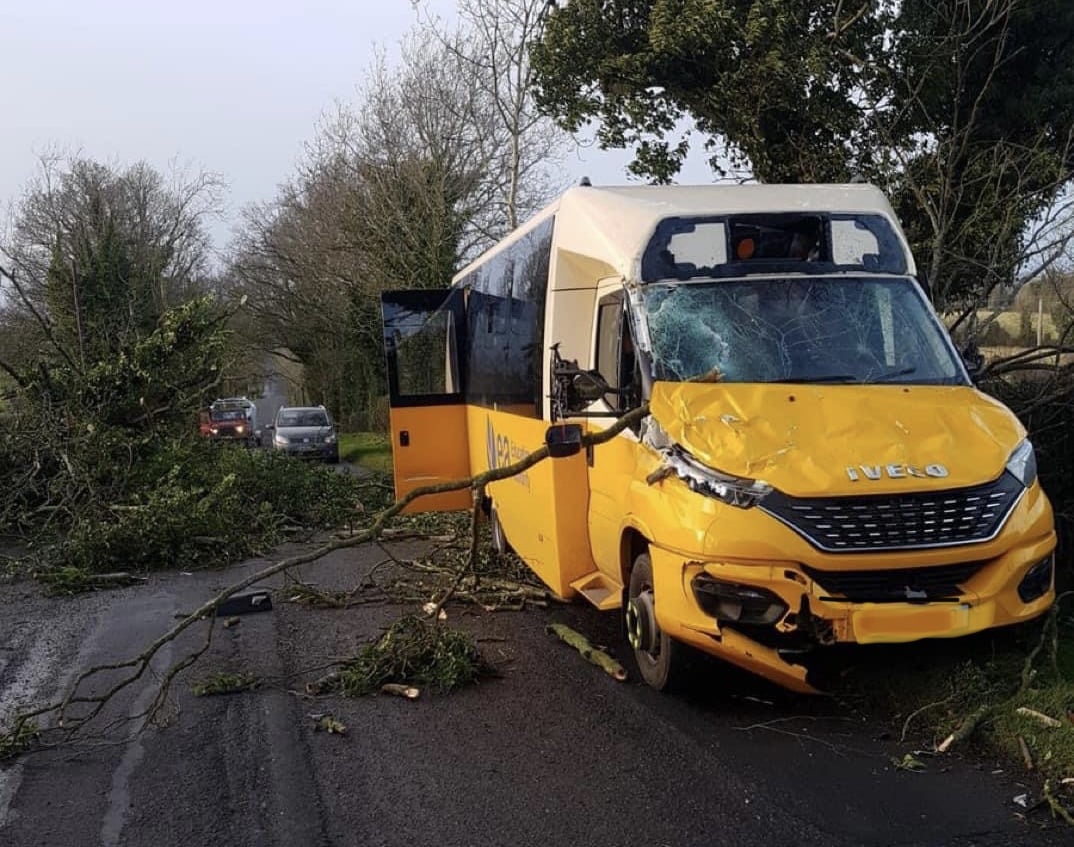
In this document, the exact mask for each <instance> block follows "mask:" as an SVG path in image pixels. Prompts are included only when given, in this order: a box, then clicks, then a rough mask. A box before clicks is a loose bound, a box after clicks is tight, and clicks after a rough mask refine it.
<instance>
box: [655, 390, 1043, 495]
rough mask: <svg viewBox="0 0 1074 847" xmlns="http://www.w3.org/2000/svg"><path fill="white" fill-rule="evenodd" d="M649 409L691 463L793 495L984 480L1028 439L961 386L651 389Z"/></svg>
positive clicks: (1009, 417)
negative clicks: (943, 471)
mask: <svg viewBox="0 0 1074 847" xmlns="http://www.w3.org/2000/svg"><path fill="white" fill-rule="evenodd" d="M649 406H650V411H651V413H652V416H653V417H654V418H655V419H656V421H657V422H658V423H659V424H660V425H661V426H662V427H663V429H664V430H665V432H666V433H667V435H668V436H669V438H670V439H671V440H672V441H674V442H676V443H678V444H679V445H681V446H682V447H683V448H685V449H686V450H687V451H689V452H690V454H691V455H692V456H693V457H694V458H695V459H697V460H698V461H700V462H702V463H704V464H705V465H708V466H709V467H711V468H713V469H715V470H719V471H723V472H724V473H728V474H734V475H735V476H742V477H749V478H752V479H760V480H764V481H765V482H768V483H770V484H771V485H773V486H775V487H776V488H777V489H779V490H780V491H783V492H786V493H787V494H791V495H795V496H800V497H807V496H818V495H839V494H886V493H898V492H900V491H921V490H938V489H945V488H958V487H962V486H968V485H974V484H977V483H982V482H987V481H989V480H992V479H995V478H996V477H997V476H999V474H1000V472H1001V471H1002V470H1003V468H1004V465H1005V464H1006V462H1007V459H1008V457H1009V456H1010V454H1011V451H1012V450H1014V448H1015V447H1016V446H1017V445H1018V443H1019V442H1020V441H1021V440H1022V439H1023V438H1024V437H1025V430H1024V428H1023V427H1022V425H1021V424H1020V423H1019V422H1018V419H1017V418H1016V417H1015V416H1014V414H1013V413H1011V411H1010V410H1008V409H1007V408H1006V407H1005V406H1004V405H1003V404H1001V403H999V402H998V401H996V400H993V399H992V398H990V397H987V396H986V395H984V394H982V393H981V392H979V391H977V390H976V389H973V388H969V387H962V386H957V387H951V386H918V385H868V386H863V385H801V384H798V385H795V384H789V383H781V384H756V383H752V384H747V383H743V384H730V383H727V384H715V385H713V384H702V383H679V382H676V383H672V382H658V383H656V384H654V386H653V393H652V397H651V399H650V404H649ZM889 465H890V466H892V467H891V468H890V469H889V467H888V466H889ZM930 465H931V466H935V465H942V466H943V468H944V469H946V471H947V475H946V476H939V475H937V476H929V475H926V474H925V473H924V469H925V468H926V467H928V466H930ZM848 468H851V469H854V473H853V474H851V473H848V470H847V469H848ZM934 470H935V468H934ZM937 473H938V471H937ZM852 475H856V476H857V477H858V479H857V481H854V480H852V479H851V476H852ZM874 476H878V477H879V478H878V479H874V478H872V477H874Z"/></svg>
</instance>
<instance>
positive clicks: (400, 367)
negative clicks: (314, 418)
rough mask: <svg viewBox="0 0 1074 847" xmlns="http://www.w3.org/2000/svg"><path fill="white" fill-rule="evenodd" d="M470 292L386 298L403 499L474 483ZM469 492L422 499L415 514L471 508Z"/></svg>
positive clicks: (398, 485) (398, 487)
mask: <svg viewBox="0 0 1074 847" xmlns="http://www.w3.org/2000/svg"><path fill="white" fill-rule="evenodd" d="M463 298H464V294H463V291H462V289H457V288H452V289H444V290H424V291H421V290H411V291H386V292H384V293H383V294H382V295H381V298H380V303H381V313H382V315H383V319H384V350H385V354H386V356H387V367H388V398H389V403H390V406H391V410H390V414H391V439H392V466H393V471H394V478H395V496H396V497H402V496H403V495H405V494H407V493H409V492H410V491H412V490H414V489H415V488H420V487H422V486H426V485H436V484H439V483H444V482H450V481H452V480H458V479H466V478H467V477H469V476H470V453H469V442H468V440H467V433H466V406H465V397H464V395H463V378H462V354H463V351H464V350H465V344H464V341H465V332H466V319H465V304H464V299H463ZM470 505H471V495H470V490H469V489H468V488H464V489H461V490H459V491H452V492H447V493H441V494H431V495H428V496H425V497H421V498H419V499H418V500H416V501H414V502H413V503H411V504H410V505H409V506H408V507H407V509H406V511H407V512H437V511H451V510H455V509H468V508H470Z"/></svg>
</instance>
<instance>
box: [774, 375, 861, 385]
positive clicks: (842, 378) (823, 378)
mask: <svg viewBox="0 0 1074 847" xmlns="http://www.w3.org/2000/svg"><path fill="white" fill-rule="evenodd" d="M768 381H769V382H796V383H802V384H806V383H811V382H860V380H859V379H858V377H856V376H854V375H853V374H821V375H820V376H789V377H787V378H786V379H772V380H768Z"/></svg>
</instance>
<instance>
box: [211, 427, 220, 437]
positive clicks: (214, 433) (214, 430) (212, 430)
mask: <svg viewBox="0 0 1074 847" xmlns="http://www.w3.org/2000/svg"><path fill="white" fill-rule="evenodd" d="M209 432H211V433H212V434H213V435H216V434H217V433H218V432H220V430H219V429H217V428H216V427H215V426H214V427H212V428H211V429H210V430H209Z"/></svg>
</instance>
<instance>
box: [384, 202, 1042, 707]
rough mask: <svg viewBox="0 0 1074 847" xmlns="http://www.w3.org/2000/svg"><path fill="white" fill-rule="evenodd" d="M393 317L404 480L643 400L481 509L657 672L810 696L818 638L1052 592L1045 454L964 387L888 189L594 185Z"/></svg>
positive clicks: (395, 403) (605, 419)
mask: <svg viewBox="0 0 1074 847" xmlns="http://www.w3.org/2000/svg"><path fill="white" fill-rule="evenodd" d="M382 308H383V318H384V333H385V346H386V350H387V359H388V378H389V389H390V401H391V437H392V447H393V460H394V473H395V486H396V494H397V495H402V494H404V493H406V492H407V491H410V490H412V489H414V488H415V487H418V486H421V485H425V484H430V483H435V482H443V481H447V480H452V479H459V478H464V477H468V476H470V475H472V474H476V473H479V472H482V471H485V470H487V469H489V468H495V467H501V466H504V465H507V464H510V463H511V462H513V461H515V460H517V459H520V458H522V457H524V456H526V455H527V454H529V453H530V452H531V451H533V450H535V449H537V448H538V447H540V446H541V445H542V444H544V443H545V438H546V432H547V431H548V430H549V427H550V425H554V426H556V427H560V428H562V427H563V426H564V425H567V426H570V427H572V428H575V427H576V428H579V429H580V430H581V431H583V432H590V433H594V432H597V431H599V430H603V429H607V428H608V427H610V426H611V425H612V424H613V423H614V422H615V421H616V420H617V419H618V418H619V417H620V416H622V415H623V414H624V413H626V412H627V411H628V410H631V409H636V408H640V407H643V406H645V407H647V409H648V412H647V414H645V415H644V417H641V418H640V419H639V421H638V422H637V425H636V426H632V427H629V428H626V429H624V430H623V431H622V432H620V433H619V434H617V435H616V436H615V437H614V438H611V439H610V440H608V441H607V442H606V443H602V444H599V445H598V446H595V447H590V448H589V449H586V450H584V451H583V450H579V451H578V452H577V453H576V454H575V455H572V456H569V457H567V458H557V459H552V460H549V461H544V462H541V463H539V464H537V465H535V466H533V467H531V468H529V469H528V470H527V471H526V472H525V473H522V474H519V475H517V476H515V477H512V478H509V479H505V480H502V481H499V482H496V483H493V484H491V485H490V486H489V487H488V491H487V494H488V500H489V502H488V503H487V506H488V514H489V519H490V521H491V524H492V538H493V543H494V544H495V545H496V546H498V547H500V548H501V549H506V548H507V546H508V545H509V546H510V548H512V549H513V550H514V551H515V552H516V553H517V554H518V555H519V556H520V557H521V558H522V559H523V560H525V562H526V563H527V564H528V565H529V567H531V568H532V569H533V571H534V572H535V573H536V574H537V576H539V577H540V579H541V580H543V582H544V583H546V584H547V585H548V586H549V588H550V589H551V590H552V591H554V592H556V594H558V595H560V596H562V597H564V598H567V597H572V596H574V595H580V596H581V597H584V598H585V599H586V600H587V601H589V602H590V603H592V604H593V605H595V606H596V607H597V608H599V609H605V610H619V614H622V615H623V621H624V624H625V630H626V634H627V638H628V640H629V643H630V645H631V647H632V649H633V652H634V655H635V658H636V659H637V664H638V668H639V671H640V673H641V676H642V677H643V678H644V680H645V681H646V682H647V683H649V684H650V685H652V686H654V687H655V688H658V689H663V688H665V687H668V686H669V685H673V684H675V682H676V681H677V680H678V679H679V678H680V677H681V675H682V672H683V669H684V668H685V667H686V666H687V664H688V663H687V662H686V661H684V660H685V659H686V658H688V655H687V654H688V652H689V648H694V649H698V650H701V651H703V652H705V653H709V654H712V655H714V656H717V657H720V658H722V659H724V660H727V661H729V662H732V663H734V664H736V665H739V666H742V667H744V668H747V669H749V670H751V671H753V672H756V673H758V674H761V675H763V676H765V677H767V678H769V679H771V680H773V681H775V682H777V683H779V684H781V685H784V686H786V687H788V688H791V689H794V690H799V691H812V690H815V687H814V684H813V682H814V680H811V678H810V671H809V668H810V663H811V658H813V657H816V656H817V655H822V654H823V650H824V648H825V647H826V646H828V645H833V644H839V643H858V644H873V643H884V642H903V641H911V640H915V639H924V638H949V637H955V636H960V635H964V634H967V633H973V632H978V631H981V630H984V629H988V628H990V627H997V626H1003V625H1006V624H1013V623H1017V622H1020V621H1026V620H1029V619H1031V618H1033V617H1036V616H1038V615H1040V614H1041V613H1043V612H1044V611H1045V610H1047V609H1048V607H1049V606H1050V604H1051V603H1052V602H1053V599H1054V594H1055V592H1054V561H1053V559H1054V551H1055V545H1056V535H1055V529H1054V522H1053V517H1052V511H1051V507H1050V505H1049V503H1048V499H1047V498H1046V496H1045V494H1044V492H1043V491H1042V490H1041V486H1040V484H1039V482H1038V481H1037V473H1036V461H1035V457H1034V453H1033V447H1032V445H1031V444H1030V442H1029V441H1028V440H1027V439H1026V432H1025V429H1024V428H1023V426H1022V425H1021V424H1020V423H1019V421H1018V419H1017V418H1016V417H1015V416H1014V414H1013V413H1012V412H1011V411H1010V410H1008V409H1007V408H1006V407H1005V406H1004V405H1003V404H1001V403H1000V402H998V401H997V400H995V399H993V398H992V397H989V396H987V395H985V394H983V393H981V392H980V391H979V390H977V389H976V388H975V387H974V384H973V380H972V374H971V373H970V372H969V370H968V369H967V366H966V364H965V362H964V360H963V357H962V356H961V355H960V353H959V351H958V350H957V349H956V348H955V346H954V344H953V343H952V341H951V338H950V337H949V335H948V333H947V331H946V329H945V327H944V326H943V324H942V323H941V321H940V320H939V318H938V317H937V315H936V313H935V311H934V310H933V308H932V307H931V305H930V302H929V299H928V294H927V290H926V288H925V286H924V285H923V284H922V282H921V280H919V278H918V276H917V272H916V269H915V266H914V260H913V257H912V255H911V253H910V250H909V247H908V245H907V241H906V238H905V235H904V234H903V232H902V229H901V227H900V225H899V223H898V221H897V220H896V218H895V215H894V213H893V212H892V209H891V207H890V205H889V204H888V202H887V200H886V199H885V197H884V196H883V194H882V192H880V191H879V190H878V189H876V188H874V187H872V186H869V185H863V184H853V185H786V186H783V185H744V186H739V185H735V186H725V185H711V186H632V187H610V188H602V187H601V188H598V187H593V186H578V187H575V188H571V189H569V190H568V191H566V192H565V193H564V194H563V195H562V196H561V197H560V198H559V199H558V201H556V202H555V203H554V204H552V205H551V206H550V207H549V208H547V209H545V210H544V211H542V212H541V213H539V214H538V215H536V216H535V217H534V218H533V219H532V220H530V221H529V222H528V223H526V224H525V225H524V226H522V227H520V228H519V229H518V230H517V231H515V232H514V233H512V234H511V235H510V236H508V237H507V238H505V239H504V240H503V241H502V242H501V243H499V244H497V245H496V246H495V247H493V248H492V249H490V250H489V251H487V252H486V253H485V254H483V255H482V256H480V257H479V258H478V259H476V260H475V261H474V262H472V263H471V264H470V265H469V266H467V267H466V268H464V269H463V270H462V271H461V272H460V273H459V274H458V275H457V277H456V278H455V280H454V281H453V285H452V287H451V288H449V289H445V290H442V291H425V290H422V291H397V292H388V293H386V294H385V295H384V296H383V299H382ZM469 496H470V495H469V492H467V491H462V492H454V493H449V494H440V495H435V496H432V497H428V498H423V499H422V500H419V501H417V502H416V503H415V504H414V506H415V508H416V509H417V510H428V509H458V508H467V507H468V506H469Z"/></svg>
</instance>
